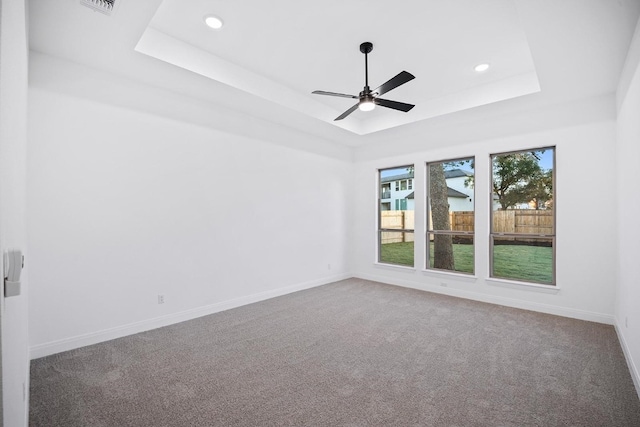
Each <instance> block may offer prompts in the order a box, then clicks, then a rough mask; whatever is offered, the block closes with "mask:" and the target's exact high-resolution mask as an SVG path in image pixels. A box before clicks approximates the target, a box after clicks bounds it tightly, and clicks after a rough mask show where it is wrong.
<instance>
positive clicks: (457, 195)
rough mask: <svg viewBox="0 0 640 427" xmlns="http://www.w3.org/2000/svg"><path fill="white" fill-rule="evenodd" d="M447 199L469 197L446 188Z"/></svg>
mask: <svg viewBox="0 0 640 427" xmlns="http://www.w3.org/2000/svg"><path fill="white" fill-rule="evenodd" d="M447 197H457V198H460V199H466V198H467V197H469V196H468V195H466V194H464V193H462V192H460V191H458V190H454V189H453V188H451V187H447Z"/></svg>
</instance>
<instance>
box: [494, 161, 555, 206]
mask: <svg viewBox="0 0 640 427" xmlns="http://www.w3.org/2000/svg"><path fill="white" fill-rule="evenodd" d="M542 153H544V150H541V151H526V152H520V153H510V154H500V155H497V156H494V157H493V193H494V194H496V195H497V196H498V201H499V202H500V208H501V209H502V210H506V209H509V208H511V207H514V206H516V205H518V204H520V203H529V202H530V201H532V200H534V201H535V202H536V205H537V207H538V208H541V207H543V206H544V202H546V201H547V200H549V199H550V198H551V194H553V193H552V188H551V186H552V176H553V175H552V173H553V172H552V171H551V170H549V171H543V170H542V168H541V167H540V163H539V162H540V155H541V154H542Z"/></svg>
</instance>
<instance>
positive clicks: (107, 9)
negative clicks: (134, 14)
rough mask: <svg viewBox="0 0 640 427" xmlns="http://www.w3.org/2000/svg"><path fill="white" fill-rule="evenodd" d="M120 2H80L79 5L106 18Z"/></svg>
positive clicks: (95, 0)
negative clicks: (102, 14)
mask: <svg viewBox="0 0 640 427" xmlns="http://www.w3.org/2000/svg"><path fill="white" fill-rule="evenodd" d="M120 1H121V0H80V4H82V5H85V6H87V7H88V8H91V9H93V10H95V11H97V12H100V13H104V14H105V15H107V16H111V15H113V13H114V12H115V10H116V5H117V4H120Z"/></svg>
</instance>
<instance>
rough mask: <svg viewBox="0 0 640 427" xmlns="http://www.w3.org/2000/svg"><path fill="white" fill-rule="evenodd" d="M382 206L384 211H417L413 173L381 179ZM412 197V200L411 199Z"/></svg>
mask: <svg viewBox="0 0 640 427" xmlns="http://www.w3.org/2000/svg"><path fill="white" fill-rule="evenodd" d="M380 186H381V194H380V199H381V203H382V204H381V206H382V210H383V211H412V210H415V202H414V200H413V172H409V173H404V174H402V175H393V176H388V177H385V178H382V179H381V182H380ZM409 196H411V198H409Z"/></svg>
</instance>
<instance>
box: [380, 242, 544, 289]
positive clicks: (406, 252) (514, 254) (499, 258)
mask: <svg viewBox="0 0 640 427" xmlns="http://www.w3.org/2000/svg"><path fill="white" fill-rule="evenodd" d="M431 248H433V243H431ZM430 253H431V254H433V251H430ZM453 258H454V264H455V267H454V269H455V271H458V272H461V273H473V245H461V244H454V245H453ZM380 261H381V262H384V263H390V264H400V265H407V266H413V242H403V243H387V244H385V245H382V248H381V252H380ZM493 264H494V266H493V267H494V274H493V277H499V278H504V279H515V280H525V281H530V282H538V283H551V282H552V278H553V273H552V264H553V248H551V247H544V246H525V245H496V246H495V257H494V262H493ZM430 265H431V266H433V259H431V260H430ZM419 266H420V265H418V267H419Z"/></svg>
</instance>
